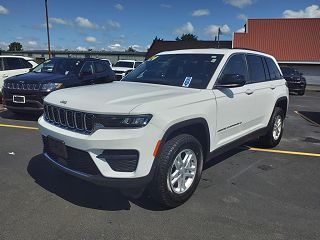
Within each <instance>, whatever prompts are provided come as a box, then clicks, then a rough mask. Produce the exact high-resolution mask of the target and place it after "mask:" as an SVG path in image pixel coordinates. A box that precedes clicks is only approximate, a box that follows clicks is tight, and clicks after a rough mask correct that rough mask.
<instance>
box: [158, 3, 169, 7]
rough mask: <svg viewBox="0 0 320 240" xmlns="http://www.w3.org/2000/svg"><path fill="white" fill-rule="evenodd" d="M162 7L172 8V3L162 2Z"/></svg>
mask: <svg viewBox="0 0 320 240" xmlns="http://www.w3.org/2000/svg"><path fill="white" fill-rule="evenodd" d="M160 7H163V8H172V5H170V4H164V3H162V4H160Z"/></svg>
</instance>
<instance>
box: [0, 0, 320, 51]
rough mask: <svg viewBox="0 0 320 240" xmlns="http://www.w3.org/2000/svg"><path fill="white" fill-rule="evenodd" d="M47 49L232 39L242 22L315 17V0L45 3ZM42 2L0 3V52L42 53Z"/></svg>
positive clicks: (319, 12) (318, 10)
mask: <svg viewBox="0 0 320 240" xmlns="http://www.w3.org/2000/svg"><path fill="white" fill-rule="evenodd" d="M48 5H49V17H50V25H51V29H50V34H51V43H52V48H53V49H57V50H60V49H69V50H71V49H78V50H85V49H88V48H93V49H96V50H101V49H104V50H115V51H118V50H124V49H126V48H128V47H129V46H133V47H134V48H135V49H137V50H140V51H144V50H145V49H146V48H147V47H148V46H149V45H150V44H151V43H152V40H153V39H154V38H155V36H158V37H160V38H163V39H165V40H174V39H175V38H176V37H177V36H178V35H181V34H182V33H193V34H195V35H197V36H198V37H199V39H201V40H211V39H214V36H215V35H216V32H217V29H218V27H220V28H221V30H222V33H223V36H222V37H221V38H222V39H230V40H231V39H232V33H233V32H235V31H238V30H239V29H241V28H242V27H243V25H244V23H245V19H246V18H282V17H299V18H301V17H320V8H319V6H320V0H312V1H309V0H194V1H189V0H175V1H169V0H160V1H152V0H135V1H129V0H127V1H125V0H121V1H115V0H69V1H68V0H48ZM44 14H45V11H44V0H28V1H23V0H6V1H4V0H0V26H1V27H0V48H2V49H6V48H7V45H8V44H9V43H10V42H12V41H19V42H21V43H22V44H23V47H24V49H45V48H46V41H47V40H46V29H45V25H44V23H45V15H44Z"/></svg>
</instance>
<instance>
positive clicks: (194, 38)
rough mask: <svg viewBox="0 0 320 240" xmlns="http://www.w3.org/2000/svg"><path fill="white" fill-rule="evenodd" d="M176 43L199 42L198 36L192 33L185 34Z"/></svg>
mask: <svg viewBox="0 0 320 240" xmlns="http://www.w3.org/2000/svg"><path fill="white" fill-rule="evenodd" d="M176 41H198V36H196V35H194V34H192V33H184V34H182V36H181V37H177V38H176Z"/></svg>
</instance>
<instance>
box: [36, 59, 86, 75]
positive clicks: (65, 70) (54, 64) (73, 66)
mask: <svg viewBox="0 0 320 240" xmlns="http://www.w3.org/2000/svg"><path fill="white" fill-rule="evenodd" d="M80 65H81V61H80V60H78V59H49V60H47V61H45V62H43V63H41V64H40V65H38V66H37V67H36V68H34V69H33V72H36V73H40V72H42V73H43V72H45V73H57V74H64V75H67V74H70V73H78V72H79V70H80Z"/></svg>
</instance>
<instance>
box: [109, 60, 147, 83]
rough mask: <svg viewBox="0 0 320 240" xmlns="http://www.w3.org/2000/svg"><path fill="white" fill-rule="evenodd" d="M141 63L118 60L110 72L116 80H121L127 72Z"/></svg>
mask: <svg viewBox="0 0 320 240" xmlns="http://www.w3.org/2000/svg"><path fill="white" fill-rule="evenodd" d="M141 63H142V61H135V60H119V61H118V62H116V64H115V65H114V66H113V67H112V70H113V71H114V72H115V74H116V77H117V80H121V79H122V78H124V76H126V75H127V74H128V73H129V72H131V71H132V70H133V69H135V68H136V67H138V66H139V65H140V64H141Z"/></svg>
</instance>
